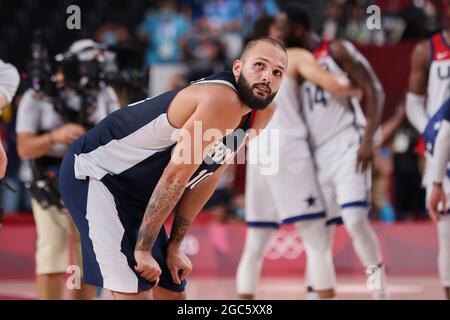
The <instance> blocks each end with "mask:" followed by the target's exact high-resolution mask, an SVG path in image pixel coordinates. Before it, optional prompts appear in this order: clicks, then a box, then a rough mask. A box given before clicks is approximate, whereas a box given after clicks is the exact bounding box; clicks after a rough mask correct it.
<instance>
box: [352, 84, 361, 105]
mask: <svg viewBox="0 0 450 320" xmlns="http://www.w3.org/2000/svg"><path fill="white" fill-rule="evenodd" d="M350 96H352V97H354V98H356V99H357V100H358V102H361V101H362V99H363V97H364V92H363V91H362V89H360V88H357V87H355V88H352V89H351V90H350Z"/></svg>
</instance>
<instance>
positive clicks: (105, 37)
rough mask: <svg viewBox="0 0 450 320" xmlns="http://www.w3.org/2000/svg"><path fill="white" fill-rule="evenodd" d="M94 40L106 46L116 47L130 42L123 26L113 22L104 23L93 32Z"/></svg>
mask: <svg viewBox="0 0 450 320" xmlns="http://www.w3.org/2000/svg"><path fill="white" fill-rule="evenodd" d="M94 39H95V41H97V42H99V43H102V44H106V45H108V46H117V45H119V44H123V43H127V42H128V41H129V40H130V35H129V33H128V30H127V28H126V27H125V26H124V25H122V24H119V23H115V22H106V23H104V24H103V25H101V26H100V28H99V29H98V30H97V31H96V32H95V36H94Z"/></svg>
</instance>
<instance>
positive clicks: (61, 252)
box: [16, 39, 119, 300]
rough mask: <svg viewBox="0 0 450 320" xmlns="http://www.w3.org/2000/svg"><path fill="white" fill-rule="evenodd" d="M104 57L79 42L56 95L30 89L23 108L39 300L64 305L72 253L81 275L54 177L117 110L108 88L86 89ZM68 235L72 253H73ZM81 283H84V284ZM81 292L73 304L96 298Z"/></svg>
mask: <svg viewBox="0 0 450 320" xmlns="http://www.w3.org/2000/svg"><path fill="white" fill-rule="evenodd" d="M100 54H101V50H99V49H98V44H96V43H95V42H93V41H92V40H87V39H86V40H79V41H76V42H75V43H73V44H72V46H71V47H70V49H69V51H68V52H67V53H65V54H64V59H66V60H70V65H71V67H75V69H73V70H69V69H67V68H65V63H66V62H65V60H64V59H63V61H62V68H61V70H62V72H61V70H60V71H59V72H57V73H56V74H55V75H53V76H52V81H51V82H52V84H54V89H53V90H36V88H34V89H29V90H27V92H25V94H24V96H23V98H22V100H21V103H20V105H19V110H18V114H17V124H16V132H17V150H18V154H19V156H20V157H21V158H23V159H30V160H31V163H32V169H33V180H34V182H33V183H32V184H31V186H30V188H29V189H30V193H31V196H32V208H33V215H34V219H35V223H36V231H37V244H36V274H37V291H38V297H39V299H52V300H53V299H62V297H63V291H64V273H65V272H67V268H68V266H69V265H71V264H72V263H71V262H72V261H73V260H71V259H70V252H72V253H73V254H74V261H73V264H74V265H77V266H79V267H80V269H79V270H82V268H81V263H82V261H81V247H80V238H79V234H78V231H77V229H76V227H75V225H74V223H73V221H72V219H71V218H70V216H69V214H68V213H67V210H66V209H65V208H64V207H63V205H62V201H61V198H60V195H59V191H58V184H57V178H56V177H57V174H58V170H59V166H60V162H61V160H62V157H63V155H64V152H65V151H66V149H67V147H68V145H69V144H71V143H72V142H73V141H74V140H76V139H78V138H79V137H80V136H82V135H83V134H84V133H85V132H86V130H88V129H89V128H90V127H92V126H94V125H95V124H96V123H98V122H99V121H100V120H102V119H103V118H104V117H105V116H106V115H107V114H109V113H111V112H113V111H115V110H117V109H118V108H119V102H118V98H117V95H116V94H115V92H114V90H113V89H112V88H111V87H109V86H107V85H106V84H104V85H99V86H90V87H89V90H87V89H86V87H85V86H84V85H85V84H86V83H88V82H90V81H92V79H91V78H89V76H94V77H96V76H98V74H97V73H99V72H100V71H99V70H93V71H92V70H90V68H91V65H92V67H93V66H94V65H95V64H90V63H91V62H95V61H97V59H98V58H99V55H100ZM69 58H70V59H69ZM82 63H85V64H82ZM76 68H78V69H79V70H81V69H83V70H84V71H85V72H87V73H86V74H87V75H88V77H87V78H86V75H84V76H83V77H84V78H86V79H84V78H83V77H81V78H79V79H77V80H80V81H79V83H78V82H72V81H68V80H69V79H73V77H75V76H79V75H80V74H79V73H77V72H75V71H78V69H76ZM86 68H87V69H86ZM85 69H86V70H85ZM68 70H69V71H68ZM44 80H47V81H49V79H44ZM86 81H87V82H86ZM49 82H50V81H49ZM81 82H83V84H81ZM96 83H97V82H96ZM44 87H45V86H42V88H44ZM92 97H94V98H92ZM86 103H87V104H88V105H86ZM81 116H82V117H81ZM69 235H70V236H71V240H72V241H71V244H72V245H73V250H69V246H68V244H69V242H68V237H69ZM78 280H80V279H78ZM77 283H82V282H81V280H80V281H78V282H77ZM80 286H81V289H80V290H71V298H72V299H93V298H94V297H95V294H96V288H95V287H92V286H87V285H80ZM77 289H79V288H77Z"/></svg>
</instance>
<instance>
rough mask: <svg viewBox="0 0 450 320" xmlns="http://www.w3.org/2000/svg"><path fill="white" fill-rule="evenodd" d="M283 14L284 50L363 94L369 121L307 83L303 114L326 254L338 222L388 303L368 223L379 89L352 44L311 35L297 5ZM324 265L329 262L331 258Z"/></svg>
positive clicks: (352, 104) (353, 106) (347, 102)
mask: <svg viewBox="0 0 450 320" xmlns="http://www.w3.org/2000/svg"><path fill="white" fill-rule="evenodd" d="M285 12H286V14H287V16H288V21H289V27H288V36H287V47H289V46H290V45H295V44H297V45H301V46H303V47H305V48H307V49H308V50H310V51H312V52H313V55H314V57H315V58H316V59H317V61H318V62H319V63H320V64H321V65H322V67H323V68H325V69H326V70H328V71H329V72H331V73H333V74H336V75H339V76H344V77H348V79H350V80H351V81H352V82H353V83H355V85H357V86H358V87H360V88H361V89H362V90H363V96H364V100H363V104H364V106H365V110H366V115H367V119H366V117H365V116H364V114H363V112H362V110H361V107H360V105H359V102H358V101H357V100H356V99H354V98H342V97H338V96H336V95H334V94H333V93H332V92H326V91H324V90H323V89H322V88H320V87H318V86H317V85H315V84H313V83H311V82H310V81H306V82H305V83H303V85H302V91H301V92H302V93H301V96H302V99H303V101H302V114H303V116H304V119H305V122H306V125H307V127H308V132H309V138H310V143H311V146H312V149H313V153H314V158H315V161H316V165H317V172H318V180H319V183H320V188H321V190H322V192H323V195H324V198H325V201H326V207H327V209H328V210H327V213H328V221H327V225H328V228H329V230H328V231H329V234H328V235H327V236H325V237H326V238H327V239H328V241H329V246H330V250H329V251H328V252H331V246H332V239H333V232H334V222H336V221H339V220H342V222H343V223H344V225H345V228H346V231H347V233H348V234H349V236H350V238H351V240H352V244H353V247H354V249H355V252H356V254H357V256H358V257H359V259H360V261H361V264H362V265H363V267H364V268H365V270H366V273H367V274H368V275H369V276H370V279H371V280H374V281H375V283H373V286H371V289H372V294H373V298H374V299H386V298H387V290H386V277H385V270H384V266H383V259H382V255H381V250H380V246H379V243H378V239H377V236H376V234H375V232H374V230H373V228H372V226H371V224H370V220H369V211H370V199H369V194H370V188H371V179H370V178H371V172H370V164H371V161H372V159H373V154H374V153H373V152H374V146H373V144H374V141H373V139H374V135H375V132H376V130H377V128H378V126H379V122H380V118H381V111H382V107H383V103H384V91H383V88H382V86H381V84H380V82H379V80H378V79H377V77H376V75H375V73H374V72H373V70H372V68H371V67H370V65H369V63H368V62H367V60H366V59H365V58H364V57H363V56H362V55H361V54H360V53H359V52H358V51H357V50H356V48H355V47H354V46H353V45H351V44H350V43H349V42H346V41H339V40H329V39H322V40H321V39H318V38H317V37H315V35H314V34H313V33H312V32H311V31H310V24H311V23H310V18H309V15H308V13H307V12H306V11H304V10H303V9H301V8H299V7H295V6H290V7H288V8H287V9H286V11H285ZM333 208H334V210H333ZM319 236H321V237H324V235H323V234H322V235H319ZM328 261H329V262H330V263H331V264H332V257H329V259H328ZM330 268H331V267H330ZM374 272H375V274H372V273H374ZM315 273H317V270H316V269H315V268H314V267H313V266H312V265H310V264H309V261H308V272H307V274H308V278H311V277H313V276H314V274H315ZM311 283H312V282H311ZM312 287H313V288H314V285H313V284H312ZM314 289H316V288H314Z"/></svg>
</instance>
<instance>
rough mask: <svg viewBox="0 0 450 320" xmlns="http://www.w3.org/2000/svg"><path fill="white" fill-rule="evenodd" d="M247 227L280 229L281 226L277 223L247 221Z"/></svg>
mask: <svg viewBox="0 0 450 320" xmlns="http://www.w3.org/2000/svg"><path fill="white" fill-rule="evenodd" d="M247 226H248V227H251V228H275V229H278V228H279V227H280V225H279V224H278V223H277V222H268V221H247Z"/></svg>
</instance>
